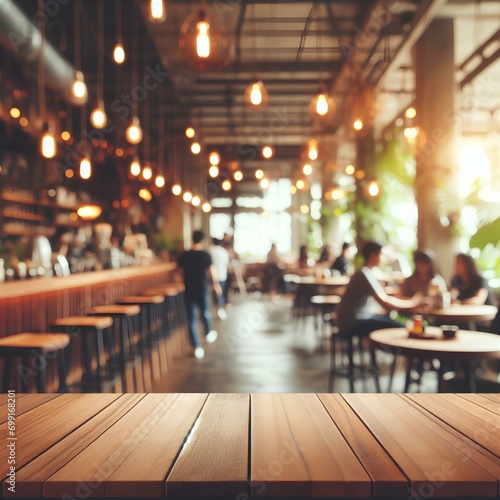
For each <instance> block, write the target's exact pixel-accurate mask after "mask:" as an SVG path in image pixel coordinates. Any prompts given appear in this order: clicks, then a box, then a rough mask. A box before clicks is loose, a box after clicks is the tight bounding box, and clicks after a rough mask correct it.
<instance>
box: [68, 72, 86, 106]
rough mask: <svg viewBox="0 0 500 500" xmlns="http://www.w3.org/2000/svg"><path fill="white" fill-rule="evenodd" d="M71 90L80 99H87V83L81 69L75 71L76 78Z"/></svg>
mask: <svg viewBox="0 0 500 500" xmlns="http://www.w3.org/2000/svg"><path fill="white" fill-rule="evenodd" d="M71 92H72V93H73V95H74V96H75V97H76V99H77V100H78V101H81V102H83V101H85V100H86V99H87V85H86V84H85V80H84V76H83V73H82V72H81V71H76V72H75V80H74V82H73V85H72V86H71Z"/></svg>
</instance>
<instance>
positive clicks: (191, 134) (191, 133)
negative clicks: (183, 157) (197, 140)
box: [186, 127, 196, 139]
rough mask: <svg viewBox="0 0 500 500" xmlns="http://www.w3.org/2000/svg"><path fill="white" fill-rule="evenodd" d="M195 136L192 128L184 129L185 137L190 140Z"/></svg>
mask: <svg viewBox="0 0 500 500" xmlns="http://www.w3.org/2000/svg"><path fill="white" fill-rule="evenodd" d="M195 135H196V130H195V129H194V128H193V127H188V128H187V129H186V137H187V138H188V139H192V138H193V137H194V136H195Z"/></svg>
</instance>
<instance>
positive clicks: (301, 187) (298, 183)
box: [295, 179, 306, 189]
mask: <svg viewBox="0 0 500 500" xmlns="http://www.w3.org/2000/svg"><path fill="white" fill-rule="evenodd" d="M295 185H296V186H297V189H304V187H305V185H306V183H305V182H304V181H303V180H302V179H299V180H298V181H297V182H296V183H295Z"/></svg>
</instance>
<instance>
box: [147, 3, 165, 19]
mask: <svg viewBox="0 0 500 500" xmlns="http://www.w3.org/2000/svg"><path fill="white" fill-rule="evenodd" d="M166 18H167V13H166V11H165V5H164V4H163V0H151V4H150V9H149V20H150V21H151V22H153V23H162V22H163V21H165V19H166Z"/></svg>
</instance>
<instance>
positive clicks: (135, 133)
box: [125, 15, 143, 144]
mask: <svg viewBox="0 0 500 500" xmlns="http://www.w3.org/2000/svg"><path fill="white" fill-rule="evenodd" d="M137 29H138V28H137V15H135V16H134V19H133V22H132V88H135V87H137V86H138V83H139V82H138V71H137V65H138V60H137V44H138V40H137ZM125 137H126V139H127V141H128V142H129V143H130V144H139V143H140V142H142V138H143V133H142V128H141V123H140V121H139V117H138V116H137V115H134V116H133V117H132V120H131V122H130V124H129V126H128V127H127V129H126V130H125Z"/></svg>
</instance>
